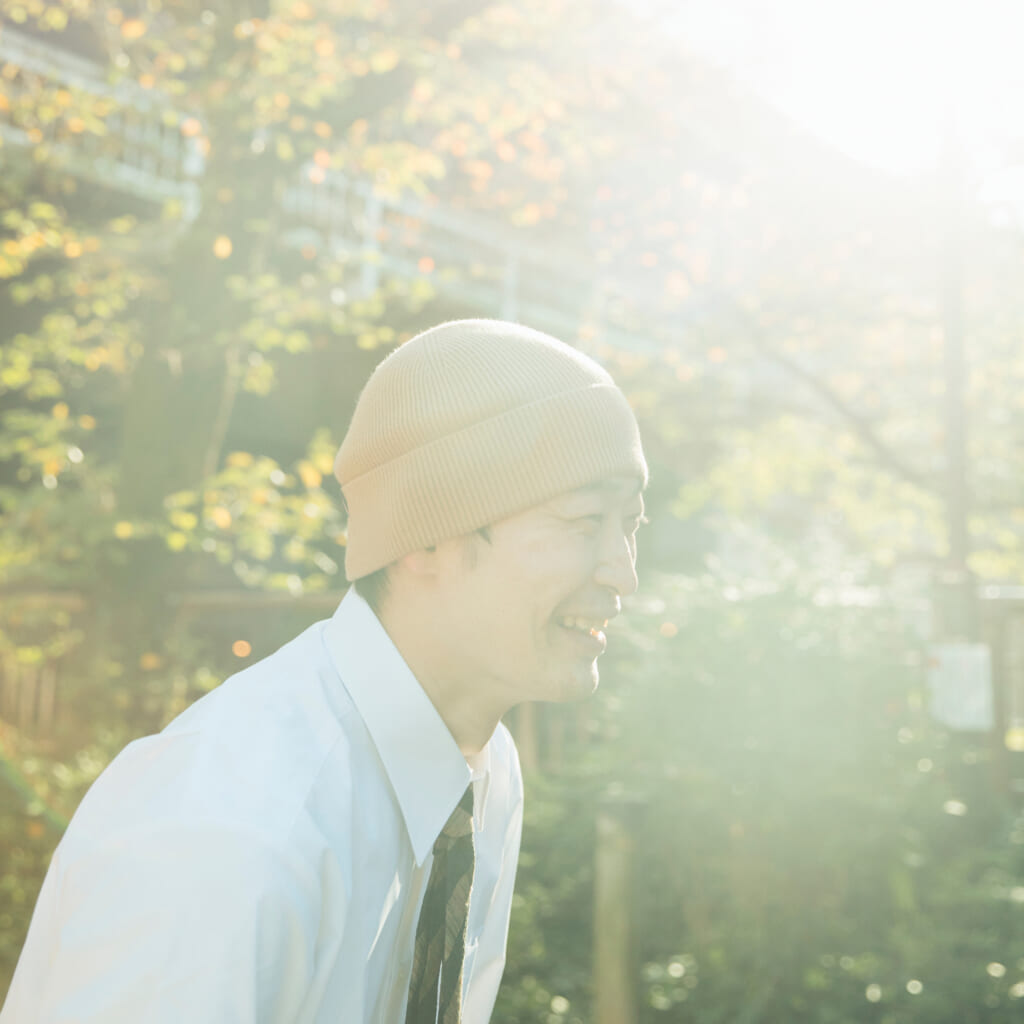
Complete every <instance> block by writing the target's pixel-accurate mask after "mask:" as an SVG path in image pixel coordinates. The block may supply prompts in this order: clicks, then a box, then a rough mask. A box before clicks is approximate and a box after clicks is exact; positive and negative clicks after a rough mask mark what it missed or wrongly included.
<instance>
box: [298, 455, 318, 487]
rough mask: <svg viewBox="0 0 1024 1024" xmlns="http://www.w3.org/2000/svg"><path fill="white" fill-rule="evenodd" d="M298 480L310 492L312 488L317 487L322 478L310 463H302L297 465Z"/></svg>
mask: <svg viewBox="0 0 1024 1024" xmlns="http://www.w3.org/2000/svg"><path fill="white" fill-rule="evenodd" d="M299 478H300V479H301V480H302V482H303V483H304V484H305V485H306V486H307V487H308V488H309V489H310V490H312V489H313V488H314V487H319V486H320V483H321V481H322V480H323V477H322V476H321V475H320V471H319V470H318V469H317V468H316V466H314V465H313V464H312V463H311V462H306V461H302V462H300V463H299Z"/></svg>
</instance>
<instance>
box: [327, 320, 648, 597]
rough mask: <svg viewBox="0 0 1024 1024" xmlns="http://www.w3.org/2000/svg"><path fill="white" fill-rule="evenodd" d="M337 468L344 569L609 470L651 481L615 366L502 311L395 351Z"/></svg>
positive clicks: (358, 412)
mask: <svg viewBox="0 0 1024 1024" xmlns="http://www.w3.org/2000/svg"><path fill="white" fill-rule="evenodd" d="M334 474H335V476H336V477H337V478H338V481H339V482H340V483H341V490H342V494H343V495H344V498H345V503H346V505H347V507H348V542H347V548H346V551H345V575H346V576H347V577H348V579H349V580H356V579H359V578H360V577H362V576H367V575H369V574H370V573H372V572H374V571H376V570H377V569H380V568H382V567H383V566H385V565H390V564H391V563H392V562H394V561H396V560H397V559H399V558H401V557H402V556H403V555H407V554H409V553H410V552H412V551H418V550H420V549H421V548H426V547H430V546H431V545H433V544H436V543H437V542H438V541H442V540H447V539H448V538H450V537H457V536H461V535H463V534H467V533H471V532H472V531H474V530H477V529H479V528H480V527H481V526H486V525H488V524H490V523H493V522H497V521H498V520H500V519H504V518H507V517H508V516H512V515H515V514H516V513H517V512H522V511H524V510H525V509H528V508H530V507H531V506H533V505H537V504H540V503H541V502H544V501H547V500H549V499H550V498H553V497H555V496H556V495H558V494H561V493H563V492H564V491H570V490H573V489H575V488H577V487H582V486H583V485H584V484H587V483H591V482H593V481H595V480H598V479H600V478H602V477H605V476H610V475H616V474H623V475H634V476H636V477H637V478H638V479H639V480H640V481H641V485H642V486H644V487H646V486H647V463H646V461H645V460H644V454H643V449H642V448H641V444H640V431H639V429H638V427H637V422H636V418H635V417H634V415H633V411H632V410H631V409H630V407H629V404H628V403H627V401H626V398H625V396H624V395H623V394H622V392H621V391H620V390H619V389H618V388H617V387H616V386H615V383H614V381H613V380H612V378H611V377H610V376H609V375H608V373H607V372H606V371H605V370H604V369H603V368H602V367H601V366H599V365H598V364H597V363H596V362H594V360H592V359H591V358H590V357H589V356H585V355H584V354H583V353H582V352H578V351H577V350H576V349H574V348H572V347H571V346H569V345H566V344H564V343H563V342H561V341H558V340H557V339H555V338H552V337H550V336H549V335H547V334H542V333H541V332H540V331H535V330H531V329H530V328H528V327H523V326H521V325H520V324H514V323H506V322H504V321H500V320H455V321H452V322H450V323H445V324H441V325H440V326H438V327H434V328H432V329H431V330H429V331H424V332H423V333H422V334H418V335H417V336H416V337H415V338H412V339H410V340H409V341H407V342H406V343H405V344H404V345H401V346H399V348H397V349H395V351H394V352H392V353H391V354H390V355H388V356H387V357H386V358H385V359H384V360H383V361H382V362H381V363H380V364H379V365H378V366H377V368H376V369H375V370H374V371H373V373H372V375H371V376H370V379H369V381H367V383H366V386H365V387H364V388H363V391H362V393H361V394H360V396H359V400H358V401H357V402H356V407H355V411H354V412H353V414H352V422H351V423H350V424H349V428H348V433H347V434H346V435H345V440H344V441H343V442H342V444H341V448H340V449H339V451H338V455H337V458H336V459H335V461H334Z"/></svg>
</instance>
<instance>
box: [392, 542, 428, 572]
mask: <svg viewBox="0 0 1024 1024" xmlns="http://www.w3.org/2000/svg"><path fill="white" fill-rule="evenodd" d="M398 561H399V563H400V564H401V566H402V568H403V570H404V571H405V572H407V573H409V574H410V575H411V576H414V577H417V576H418V577H422V576H436V575H437V571H438V557H437V546H436V545H434V544H431V546H430V547H429V548H420V550H419V551H411V552H410V553H409V554H407V555H403V556H402V557H401V558H400V559H399V560H398Z"/></svg>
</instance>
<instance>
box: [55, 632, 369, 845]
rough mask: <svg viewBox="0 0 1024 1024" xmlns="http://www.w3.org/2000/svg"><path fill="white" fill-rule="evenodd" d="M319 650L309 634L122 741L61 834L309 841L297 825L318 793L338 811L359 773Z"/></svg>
mask: <svg viewBox="0 0 1024 1024" xmlns="http://www.w3.org/2000/svg"><path fill="white" fill-rule="evenodd" d="M318 625H319V624H318ZM299 641H302V642H301V643H300V642H299ZM320 647H322V644H321V643H320V641H319V637H318V636H317V635H316V627H311V628H310V630H307V631H306V633H304V634H302V635H301V636H300V637H298V638H296V640H294V641H292V642H291V643H290V644H286V645H285V646H284V647H282V648H281V649H280V650H278V651H277V652H275V653H274V654H272V655H270V656H268V657H267V658H264V659H263V660H261V661H260V662H257V663H256V664H254V665H252V666H249V667H248V668H246V669H245V670H243V671H242V672H239V673H237V674H235V675H234V676H231V677H230V678H228V679H227V680H225V681H224V682H223V683H222V684H221V685H220V686H219V687H218V688H217V689H215V690H213V691H211V692H210V693H209V694H207V695H205V696H204V697H202V698H201V699H200V700H198V701H197V702H196V703H195V704H193V705H192V706H191V707H189V708H188V709H186V710H185V711H184V712H183V713H182V714H181V715H179V716H178V717H177V718H175V719H174V720H173V721H171V722H170V723H169V724H168V725H167V726H166V727H165V728H164V730H163V731H161V732H160V733H157V734H155V735H152V736H145V737H142V738H140V739H137V740H135V741H133V742H131V743H129V744H128V745H127V746H126V747H125V748H124V749H123V750H122V751H121V752H120V753H119V754H118V755H117V757H115V758H114V760H113V761H112V762H111V763H110V765H109V766H108V767H107V769H106V770H105V771H104V772H103V773H102V774H101V775H100V777H99V778H98V779H97V780H96V782H95V783H94V784H93V787H92V788H91V789H90V791H89V792H88V793H87V794H86V797H85V799H84V800H83V801H82V804H81V806H80V808H79V811H78V812H77V813H76V816H75V818H76V820H75V821H74V822H73V827H72V828H71V829H69V832H70V833H72V834H73V835H77V836H78V837H79V838H80V839H83V840H86V839H87V837H88V836H90V835H96V836H98V835H102V834H110V833H111V831H120V830H131V829H133V828H137V827H143V828H154V827H155V828H164V827H167V828H172V829H190V828H192V827H194V826H195V825H196V824H197V823H217V824H218V827H231V828H237V829H240V830H243V831H253V830H255V831H258V832H261V833H264V834H266V835H267V836H268V837H270V838H272V839H273V841H274V842H275V843H276V842H285V843H291V842H293V841H294V838H289V837H291V836H292V833H293V832H295V833H305V834H308V833H309V831H310V830H309V827H308V825H309V823H308V822H305V821H304V818H306V817H308V810H309V807H310V805H321V804H323V802H324V794H323V793H322V792H320V791H321V790H323V789H325V788H329V789H330V791H331V792H330V794H329V798H330V801H331V803H332V804H333V805H334V806H335V807H337V808H339V810H343V808H344V805H345V802H346V799H350V798H351V779H352V776H353V775H354V774H355V772H356V769H357V767H358V766H357V765H355V764H354V760H355V759H356V757H357V754H358V748H359V744H358V743H355V744H353V742H352V735H351V733H352V731H353V730H354V728H355V727H356V725H357V723H356V722H355V721H354V720H353V718H354V716H353V713H352V709H351V707H350V702H349V701H348V700H347V696H346V694H345V691H344V687H343V686H342V685H341V684H340V680H338V679H337V676H336V675H335V676H334V677H333V678H332V677H331V675H330V666H329V663H328V662H327V661H326V660H325V659H322V658H320V657H319V655H318V653H317V651H318V648H320Z"/></svg>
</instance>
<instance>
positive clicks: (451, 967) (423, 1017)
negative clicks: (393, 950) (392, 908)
mask: <svg viewBox="0 0 1024 1024" xmlns="http://www.w3.org/2000/svg"><path fill="white" fill-rule="evenodd" d="M472 884H473V786H472V784H471V785H470V786H469V788H468V789H467V790H466V792H465V795H464V796H463V797H462V800H461V801H459V806H458V807H456V808H455V810H454V811H453V812H452V816H451V817H450V818H449V819H448V822H447V824H446V825H445V827H444V828H443V829H442V830H441V834H440V835H439V836H438V837H437V842H435V843H434V864H433V866H432V867H431V869H430V879H429V881H428V882H427V891H426V894H425V895H424V897H423V908H422V909H421V910H420V919H419V922H418V923H417V925H416V953H415V956H414V958H413V963H412V981H411V982H410V983H409V1004H408V1007H407V1009H406V1011H405V1024H459V1022H460V1021H461V1019H462V958H463V954H464V953H465V951H466V919H467V914H468V912H469V890H470V887H471V886H472Z"/></svg>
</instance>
